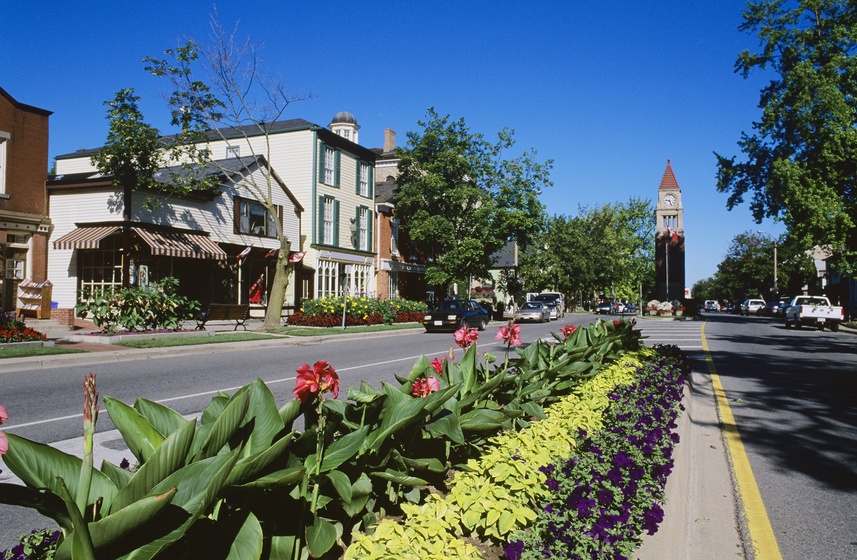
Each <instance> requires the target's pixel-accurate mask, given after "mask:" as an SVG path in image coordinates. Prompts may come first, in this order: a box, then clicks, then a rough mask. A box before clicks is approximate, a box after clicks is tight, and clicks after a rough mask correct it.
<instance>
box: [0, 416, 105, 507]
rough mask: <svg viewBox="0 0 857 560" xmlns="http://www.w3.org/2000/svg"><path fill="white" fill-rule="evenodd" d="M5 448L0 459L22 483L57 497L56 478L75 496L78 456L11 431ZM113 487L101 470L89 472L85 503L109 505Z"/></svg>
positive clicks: (58, 494) (58, 490) (59, 494)
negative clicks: (97, 502)
mask: <svg viewBox="0 0 857 560" xmlns="http://www.w3.org/2000/svg"><path fill="white" fill-rule="evenodd" d="M6 437H7V438H8V440H9V451H8V452H7V453H6V454H5V455H3V462H4V463H6V466H7V467H9V470H10V471H12V472H13V473H15V475H17V476H18V478H20V479H21V480H22V481H23V482H24V483H25V484H27V485H28V486H32V487H33V488H37V489H45V490H49V491H50V492H53V493H54V494H56V495H57V496H61V493H60V486H59V485H58V484H57V479H62V480H63V481H65V484H64V487H65V488H66V489H67V491H68V492H69V493H70V494H71V495H72V496H73V497H74V498H75V499H76V498H77V483H78V480H79V478H80V469H81V468H82V466H83V461H82V460H81V459H80V458H79V457H75V456H73V455H69V454H67V453H63V452H62V451H60V450H58V449H54V448H53V447H51V446H49V445H45V444H43V443H36V442H34V441H30V440H28V439H26V438H22V437H21V436H18V435H15V434H13V433H6ZM115 495H116V486H114V484H113V482H111V480H110V479H109V478H107V477H106V476H105V475H104V473H102V472H101V471H99V470H97V469H93V471H92V482H91V484H90V488H89V498H88V499H87V502H86V503H87V504H92V503H94V502H95V501H96V500H97V499H99V498H101V499H102V500H103V507H109V505H110V502H111V501H112V500H113V496H115Z"/></svg>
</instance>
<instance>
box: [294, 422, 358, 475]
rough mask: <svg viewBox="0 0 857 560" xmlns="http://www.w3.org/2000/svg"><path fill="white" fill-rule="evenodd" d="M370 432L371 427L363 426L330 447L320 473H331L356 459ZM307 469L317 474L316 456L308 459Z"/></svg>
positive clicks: (323, 457) (325, 453) (325, 451)
mask: <svg viewBox="0 0 857 560" xmlns="http://www.w3.org/2000/svg"><path fill="white" fill-rule="evenodd" d="M368 432H369V426H363V427H362V428H360V429H359V430H357V431H356V432H351V433H350V434H348V435H346V436H344V437H341V438H339V439H338V440H336V441H334V442H332V443H331V444H330V445H328V446H327V448H326V449H325V450H324V455H323V456H322V460H321V471H320V472H323V473H324V472H328V471H331V470H333V469H335V468H336V467H338V466H339V465H341V464H342V463H344V462H345V461H348V460H349V459H351V458H352V457H354V455H356V454H357V453H358V452H359V451H360V448H361V446H362V445H363V442H364V441H365V439H366V434H367V433H368ZM306 469H307V471H308V472H315V455H314V454H313V455H310V456H309V457H307V461H306Z"/></svg>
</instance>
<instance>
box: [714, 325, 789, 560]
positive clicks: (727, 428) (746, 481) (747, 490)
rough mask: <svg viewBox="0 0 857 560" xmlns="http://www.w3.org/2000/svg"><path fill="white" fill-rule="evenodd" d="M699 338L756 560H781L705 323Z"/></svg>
mask: <svg viewBox="0 0 857 560" xmlns="http://www.w3.org/2000/svg"><path fill="white" fill-rule="evenodd" d="M700 335H701V336H702V348H703V350H704V351H705V361H706V362H708V373H709V375H711V384H712V386H713V387H714V395H715V398H716V400H717V409H718V412H719V414H720V423H721V425H722V426H723V431H724V432H725V434H726V444H727V445H728V447H729V457H730V459H731V462H732V471H733V472H734V473H735V481H736V483H737V484H738V495H739V498H740V500H741V504H742V505H743V508H744V516H745V518H746V522H747V529H748V530H749V532H750V540H751V541H752V542H751V544H752V546H753V550H754V552H755V559H756V560H782V556H781V555H780V547H779V546H778V545H777V539H776V537H775V536H774V530H773V528H772V527H771V522H770V520H769V519H768V513H767V512H766V511H765V504H764V502H763V501H762V494H761V493H760V492H759V487H758V486H757V485H756V477H754V476H753V469H752V468H751V467H750V460H749V459H748V458H747V452H746V451H745V449H744V444H743V443H741V435H740V434H739V433H738V425H737V424H736V423H735V417H734V416H732V409H731V408H729V401H728V400H727V398H726V392H725V391H724V390H723V384H722V383H720V376H719V375H717V370H716V369H715V368H714V360H712V359H711V353H710V352H709V350H708V341H707V340H706V339H705V323H703V324H702V328H701V329H700Z"/></svg>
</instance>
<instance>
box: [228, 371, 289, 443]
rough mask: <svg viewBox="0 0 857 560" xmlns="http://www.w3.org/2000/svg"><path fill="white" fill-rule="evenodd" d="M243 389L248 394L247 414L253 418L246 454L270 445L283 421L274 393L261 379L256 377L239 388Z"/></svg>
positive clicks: (279, 430) (283, 424)
mask: <svg viewBox="0 0 857 560" xmlns="http://www.w3.org/2000/svg"><path fill="white" fill-rule="evenodd" d="M245 390H246V392H247V393H249V395H250V404H249V407H248V410H247V415H248V416H249V418H252V419H253V432H252V433H251V434H250V439H249V441H248V442H247V445H246V447H248V449H247V453H248V455H253V454H255V453H259V452H261V451H263V450H265V449H267V448H268V447H270V446H271V443H272V442H273V441H274V437H276V435H277V434H279V433H280V432H281V431H283V427H284V426H285V423H284V422H283V419H282V418H280V414H279V412H278V411H277V404H276V401H275V400H274V395H273V394H271V390H270V389H268V386H267V385H265V383H264V382H263V381H262V380H261V379H259V378H256V379H255V380H253V381H252V382H251V383H249V384H248V385H246V386H245V387H242V388H241V389H239V391H245ZM236 394H237V393H236ZM234 398H235V397H233V399H234Z"/></svg>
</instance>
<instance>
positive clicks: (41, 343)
mask: <svg viewBox="0 0 857 560" xmlns="http://www.w3.org/2000/svg"><path fill="white" fill-rule="evenodd" d="M53 345H54V341H53V340H32V341H30V342H3V343H0V352H2V351H3V350H4V349H6V348H51V347H53Z"/></svg>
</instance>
